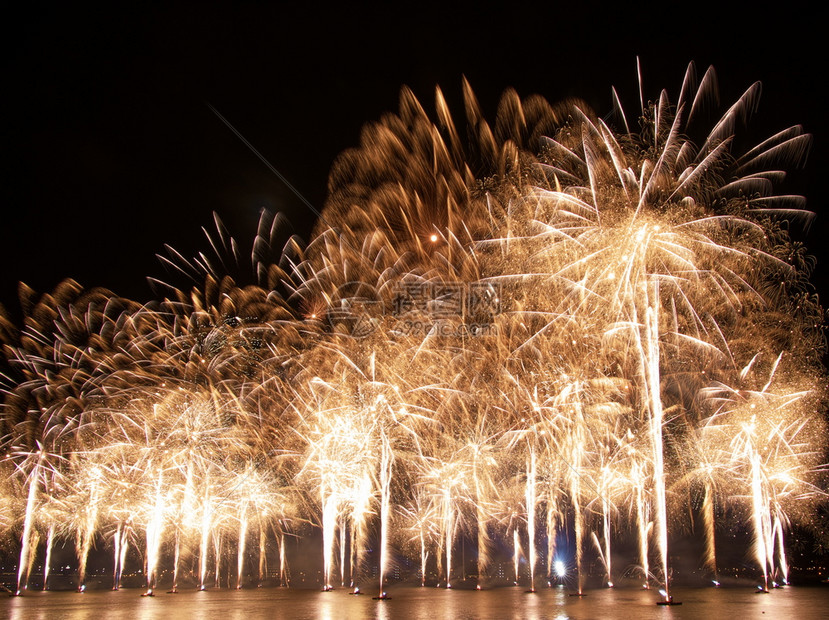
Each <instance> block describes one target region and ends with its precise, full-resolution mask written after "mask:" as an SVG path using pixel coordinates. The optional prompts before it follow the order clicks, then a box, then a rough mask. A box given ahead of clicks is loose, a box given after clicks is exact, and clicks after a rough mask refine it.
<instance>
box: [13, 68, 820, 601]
mask: <svg viewBox="0 0 829 620" xmlns="http://www.w3.org/2000/svg"><path fill="white" fill-rule="evenodd" d="M714 92H715V78H714V73H713V70H711V69H709V70H708V71H706V72H705V74H704V75H703V76H702V78H701V79H699V80H697V76H696V75H695V71H694V67H693V66H691V67H689V69H688V71H687V72H686V74H685V76H684V79H683V81H682V83H681V86H680V88H679V92H678V93H677V95H676V97H675V98H671V97H670V96H669V94H668V93H667V91H663V92H661V93H660V94H659V95H658V97H657V98H656V100H655V101H653V102H650V103H647V104H645V103H644V101H645V100H644V97H643V98H642V105H641V109H639V110H637V111H636V114H635V115H627V114H626V113H625V112H624V111H623V108H622V106H621V103H620V100H619V98H618V97H617V96H616V93H615V91H614V93H613V95H614V97H613V103H614V109H613V113H612V114H611V115H609V116H607V117H605V118H606V119H607V120H603V119H602V118H600V117H598V116H597V115H596V114H595V113H593V112H592V111H591V110H590V109H589V108H587V107H586V106H585V105H584V104H583V103H582V102H579V101H576V100H570V101H565V102H563V103H559V104H556V105H551V104H550V103H548V102H547V101H545V100H544V99H542V98H540V97H530V98H528V99H521V98H520V97H519V96H518V95H517V94H516V93H515V92H514V91H507V92H506V93H505V94H504V96H503V98H502V100H501V103H500V105H499V106H498V113H497V116H496V118H495V121H494V123H489V122H488V121H487V120H486V119H485V117H484V115H483V114H482V113H481V111H480V107H479V105H478V102H477V100H476V98H475V95H474V94H473V92H472V89H471V88H470V87H469V85H468V84H466V83H464V85H463V96H464V113H465V114H464V117H465V118H464V119H463V120H458V119H456V118H453V117H452V115H451V114H450V111H449V109H448V106H447V104H446V101H445V99H444V97H443V94H442V93H441V91H440V90H438V91H437V93H436V100H435V108H436V115H435V117H434V120H433V118H432V117H430V116H429V114H427V112H426V111H425V109H424V107H423V106H422V105H421V104H420V102H418V100H417V99H416V98H415V97H414V95H413V94H412V93H411V91H409V90H407V89H404V90H403V92H402V93H401V98H400V110H399V113H398V114H396V115H387V116H385V117H384V118H383V119H382V120H381V121H380V122H377V123H374V124H370V125H368V126H367V127H366V128H365V129H364V131H363V133H362V136H361V139H360V143H359V145H358V146H357V147H355V148H354V149H351V150H349V151H346V152H345V153H343V154H342V155H341V156H340V158H338V160H337V161H336V162H335V164H334V167H333V169H332V172H331V176H330V181H329V189H330V194H329V198H328V201H327V203H326V205H325V208H324V209H323V213H322V215H323V217H322V218H321V219H320V221H319V222H318V224H317V226H316V229H315V231H314V235H313V238H312V239H311V241H310V242H309V243H308V244H304V243H302V242H301V241H300V240H298V239H297V238H295V237H292V236H290V235H287V234H285V232H284V231H285V230H286V223H285V222H284V221H282V220H281V219H280V218H279V217H274V216H272V215H270V214H268V213H263V214H262V218H261V221H260V225H259V228H258V231H257V235H256V237H255V239H254V242H253V245H252V247H251V249H250V252H249V253H248V252H243V251H242V250H241V245H240V244H239V243H237V242H236V241H235V240H234V239H233V238H231V237H230V235H229V233H228V231H227V230H226V228H225V227H224V225H223V224H222V223H221V221H220V220H219V219H218V217H217V218H216V222H215V225H216V226H215V227H216V231H215V232H210V233H207V239H208V242H209V246H210V249H209V251H206V252H203V253H201V254H199V255H198V256H197V257H195V258H192V259H186V258H185V257H184V256H182V255H181V254H180V253H178V252H177V251H175V250H174V249H172V248H171V247H168V248H166V252H165V254H164V255H163V256H162V257H161V260H162V262H163V263H164V264H165V266H166V267H167V268H168V269H169V270H170V271H171V273H172V274H173V275H172V277H173V279H175V280H182V281H184V282H186V283H185V284H178V285H177V284H175V283H165V282H162V281H161V280H157V279H154V280H153V284H154V286H155V287H156V288H157V290H158V291H159V294H160V296H161V297H162V299H161V300H159V301H155V302H152V303H149V304H145V305H140V304H137V303H135V302H132V301H130V300H126V299H121V298H119V297H117V296H114V295H113V294H111V293H110V292H108V291H104V290H100V289H93V290H91V291H85V290H84V289H82V287H80V286H79V285H77V284H76V283H74V282H71V281H68V282H66V283H64V284H62V285H61V286H60V287H59V288H58V289H57V290H56V291H55V292H54V293H53V294H52V295H43V296H41V297H38V296H37V295H36V294H35V293H34V292H33V291H31V290H29V289H28V288H26V287H25V286H22V285H21V305H22V307H23V310H24V312H25V315H26V316H25V319H24V325H23V326H22V328H18V327H16V326H14V325H12V324H11V323H10V322H9V321H7V320H6V319H5V318H3V316H0V334H2V337H3V339H4V343H5V344H4V354H5V355H4V366H3V368H2V372H3V374H2V381H3V394H4V400H3V413H2V425H3V438H4V448H5V452H4V453H5V458H4V461H3V465H2V467H4V468H5V469H6V470H7V471H6V473H7V474H8V475H7V476H6V478H5V479H4V480H6V481H5V482H4V483H3V484H4V486H2V487H0V489H1V490H2V493H3V495H2V498H0V526H2V527H4V528H6V531H12V532H15V534H16V535H18V536H19V541H20V560H19V567H18V584H17V588H18V591H23V590H24V589H25V587H26V583H27V580H28V576H29V573H30V568H31V565H32V561H33V559H34V558H35V556H36V553H37V552H38V541H39V540H41V539H43V540H45V541H47V543H46V549H45V550H44V551H45V553H46V554H47V558H48V557H50V556H49V554H50V552H51V549H52V545H53V544H54V542H55V540H66V539H73V540H74V541H75V546H76V549H77V555H78V563H79V572H80V581H81V582H82V581H83V576H84V574H85V571H86V563H87V558H88V557H89V552H90V549H91V548H92V546H93V545H95V544H96V540H99V541H110V540H112V541H113V546H114V550H113V553H114V557H115V571H114V575H115V577H114V579H115V581H114V584H113V587H116V588H117V587H118V584H119V578H120V575H121V573H122V571H123V569H124V563H125V561H126V558H127V555H126V554H127V549H128V548H129V546H130V545H132V546H139V547H141V548H143V552H144V557H145V558H146V566H145V567H144V568H143V570H144V573H143V574H145V575H146V579H147V583H146V586H147V594H152V593H153V590H154V589H155V588H156V587H157V586H158V583H157V582H158V579H159V577H160V576H161V575H162V574H163V572H164V570H165V569H164V567H168V568H170V569H171V571H172V573H173V575H174V582H173V588H174V590H175V589H176V587H178V585H179V584H180V583H181V582H182V580H183V579H184V578H185V573H186V567H187V566H192V567H197V568H195V569H194V570H193V580H194V583H193V585H194V586H196V585H197V586H198V587H200V588H202V589H203V588H205V587H207V585H206V584H208V583H210V580H211V579H212V580H213V582H214V583H216V584H219V583H221V581H222V574H223V572H222V571H223V570H226V571H228V572H227V573H226V583H231V582H232V583H235V585H236V587H243V586H244V584H245V583H247V582H248V581H249V580H250V579H255V580H256V581H257V582H259V583H261V582H262V581H263V580H264V579H265V578H266V572H267V566H269V562H268V558H267V554H268V553H269V549H276V548H278V550H279V566H280V579H284V578H285V576H286V575H287V570H288V568H287V562H289V558H290V555H289V554H286V544H287V543H286V540H295V539H297V538H301V537H302V536H304V535H307V533H308V532H309V528H310V527H316V528H319V529H320V530H321V546H320V548H319V549H318V550H317V551H318V553H319V557H320V561H321V564H322V566H323V573H322V574H323V582H322V583H321V584H320V585H321V586H322V587H323V588H324V589H326V590H328V589H332V588H333V585H334V582H335V578H336V575H338V574H339V577H340V581H341V583H343V584H345V582H346V575H348V578H349V579H350V581H351V582H354V583H356V582H358V581H360V580H361V579H364V578H365V577H366V576H367V575H369V574H370V573H371V571H372V569H373V568H374V566H373V565H376V568H377V573H376V575H377V576H378V577H379V583H378V584H377V585H379V591H380V593H379V598H385V597H386V594H385V586H386V582H387V581H388V579H389V576H390V575H391V574H392V570H393V569H394V566H395V563H396V561H397V560H398V559H399V558H400V554H403V553H409V552H410V551H413V553H414V555H417V556H418V558H419V562H417V564H418V565H419V567H420V571H421V582H422V583H425V582H426V580H427V576H428V575H429V574H430V573H432V574H435V573H436V574H438V575H440V577H439V579H440V581H441V582H443V583H445V584H446V585H447V587H449V586H450V585H451V584H452V583H453V582H456V581H457V580H458V579H459V578H461V577H463V576H465V573H466V566H465V565H463V566H461V565H460V563H463V558H464V553H465V550H466V548H467V544H466V543H468V542H471V541H474V542H475V543H476V544H477V569H478V570H477V573H478V585H479V587H480V586H482V585H484V586H485V585H486V584H487V583H488V582H489V580H491V579H493V578H494V575H493V572H492V570H491V569H492V566H493V562H494V559H495V554H496V553H497V552H498V550H499V548H503V549H505V548H509V549H514V552H515V555H514V560H515V579H516V581H517V580H519V579H527V583H528V585H529V587H530V589H531V590H532V589H534V587H535V579H536V577H537V575H538V571H539V570H540V569H541V566H542V565H543V564H542V562H545V563H546V565H547V566H548V567H551V566H552V565H553V564H554V558H553V557H552V556H553V554H554V553H556V550H557V547H556V537H557V534H558V533H559V532H561V531H566V533H567V535H568V538H569V539H570V540H572V541H573V544H574V549H573V550H572V557H571V558H569V559H568V560H567V562H566V563H567V564H568V565H570V566H574V567H575V568H576V571H577V573H578V575H577V577H576V578H575V579H574V580H573V582H572V583H574V584H576V585H577V593H578V594H581V593H583V588H584V586H585V583H586V577H587V575H586V574H585V569H586V567H587V566H588V562H587V561H586V556H589V555H590V554H593V553H597V554H598V559H599V560H600V562H601V564H602V565H603V566H604V572H605V575H604V581H605V582H606V583H607V584H608V585H612V583H613V579H614V574H613V573H614V567H615V566H616V564H613V563H612V562H611V558H612V553H613V549H614V547H613V545H617V544H618V543H617V542H616V541H620V540H625V539H629V540H630V541H631V542H635V548H636V549H637V552H636V553H637V558H636V560H635V561H636V562H637V563H638V565H639V568H640V569H641V574H642V575H643V577H644V583H645V585H646V586H648V584H649V583H650V581H651V579H652V578H654V579H656V580H658V581H659V582H660V583H661V587H662V590H663V592H664V597H665V599H666V601H668V600H670V587H671V583H670V581H671V571H672V567H671V566H670V565H669V553H668V551H669V544H670V534H671V531H672V529H673V527H675V526H680V527H681V526H684V525H685V524H684V523H683V521H682V516H681V515H687V514H691V515H694V516H695V517H696V516H699V517H700V518H699V519H697V518H694V522H696V523H701V524H702V527H703V528H704V539H705V548H704V549H703V550H701V553H700V556H701V561H704V562H705V563H706V565H707V566H708V567H709V569H710V570H711V571H712V576H714V577H715V576H716V571H717V565H716V562H717V560H716V558H717V555H716V528H717V522H718V518H719V517H720V516H721V515H722V514H723V512H724V511H726V510H728V511H729V512H730V513H734V514H740V515H742V516H743V523H744V526H745V529H746V531H747V532H749V533H751V535H752V536H753V537H754V545H753V549H754V555H755V557H756V562H757V569H758V575H759V576H761V577H762V579H763V587H764V588H765V587H767V584H768V581H769V580H770V579H777V578H779V579H786V575H787V571H788V566H787V564H786V556H785V534H786V531H787V530H788V529H789V527H790V526H791V524H792V523H793V522H796V523H807V522H808V521H809V520H810V519H811V518H812V515H813V514H814V508H815V505H816V503H817V502H821V501H824V500H825V496H826V492H825V489H823V488H821V486H820V482H819V479H818V477H817V476H818V470H819V469H820V467H821V463H822V462H824V460H825V458H826V455H825V453H824V447H825V444H826V441H825V438H826V428H825V422H824V419H823V415H822V413H821V411H822V408H823V400H824V396H825V395H824V393H823V389H822V385H823V384H824V383H825V380H824V369H823V367H822V365H821V356H822V354H823V351H824V345H825V343H824V340H823V310H822V308H821V307H820V305H819V303H818V300H817V298H816V296H815V295H814V293H813V290H812V288H811V286H810V284H809V281H808V277H809V272H810V269H811V266H812V263H811V260H810V259H809V258H808V257H807V256H806V255H805V253H804V251H803V248H802V247H801V246H799V245H798V244H797V243H795V242H794V241H792V240H791V239H790V237H789V234H788V230H789V229H790V228H792V227H793V226H795V225H799V224H803V223H808V222H809V220H810V219H811V214H810V213H808V212H807V211H804V210H803V207H804V205H803V199H802V198H801V197H798V196H790V195H779V194H777V193H775V186H776V185H778V184H779V182H780V181H781V180H782V178H783V177H784V172H783V171H782V170H783V169H785V168H786V167H787V166H792V165H799V164H800V163H801V162H802V160H803V158H804V156H805V153H806V151H807V148H808V144H809V136H808V135H806V134H804V133H803V132H802V130H801V129H800V128H799V127H792V128H789V129H785V130H783V131H781V132H779V133H777V134H775V135H773V136H771V137H770V138H768V139H766V140H764V141H762V142H760V143H759V144H758V145H757V146H755V147H753V148H749V149H747V150H745V151H742V150H737V148H736V147H735V144H736V143H742V142H743V141H742V140H737V138H738V137H739V134H740V132H741V131H742V127H743V125H744V123H745V122H746V121H747V120H748V118H749V117H750V115H751V113H752V111H753V110H754V109H755V107H756V105H757V101H758V97H759V94H760V87H759V84H755V85H752V86H751V87H750V88H749V89H748V90H747V91H746V92H745V94H744V95H743V96H742V97H740V98H739V100H738V101H737V102H735V103H734V104H733V105H732V106H731V107H729V108H727V109H726V110H725V111H724V113H722V114H721V116H719V118H718V120H716V121H715V122H714V123H710V122H708V121H707V119H709V118H710V117H711V115H710V113H709V111H707V110H706V109H705V108H706V104H707V103H708V102H710V101H712V100H714V99H715V97H714V96H713V95H714ZM634 116H635V118H636V119H637V124H634V123H633V122H632V120H633V118H634ZM246 254H249V255H247V256H246ZM252 536H258V541H259V544H258V545H253V544H251V545H249V544H248V543H249V542H250V540H253V539H252V538H251V537H252ZM312 540H317V538H314V537H308V538H307V540H306V541H305V542H300V543H298V544H301V545H305V546H306V547H307V546H310V545H312V544H316V543H312V542H311V541H312ZM590 540H593V541H594V543H595V550H594V547H593V546H590V545H589V544H585V541H590ZM269 541H272V542H273V544H272V545H269V544H268V542H269ZM277 541H278V542H277ZM499 541H500V542H501V543H502V544H501V545H500V547H499V544H498V543H499ZM410 544H411V545H413V547H416V550H415V549H414V548H412V549H409V547H410ZM631 546H634V545H631ZM168 547H169V548H170V549H172V551H171V552H168V551H167V549H168ZM373 549H377V550H378V553H376V554H374V553H370V550H373ZM562 552H563V551H562V550H561V549H559V550H558V553H562ZM252 553H253V554H256V553H258V561H256V562H254V561H253V560H252V559H249V558H250V556H251V554H252ZM224 555H229V556H231V557H223V556H224ZM459 556H460V558H461V560H460V563H459V560H458V558H459ZM521 557H523V558H524V559H525V560H526V562H525V563H524V564H525V565H526V567H527V568H528V573H527V574H526V575H524V574H522V573H521V567H522V563H521V561H520V559H521ZM432 558H434V560H432ZM232 559H235V562H233V561H232ZM46 563H47V566H46V571H47V572H46V573H45V574H46V575H48V559H47V562H46ZM271 563H272V564H275V561H274V562H271ZM254 565H255V566H257V567H258V573H257V574H256V576H255V577H252V576H251V575H248V573H249V572H250V571H253V570H254V569H253V566H254ZM432 566H434V567H435V570H434V571H433V570H432V568H431V567H432ZM223 567H224V568H223ZM652 569H653V571H655V574H653V575H652ZM234 570H235V575H233V578H231V575H230V573H231V572H233V571H234ZM375 583H377V582H375Z"/></svg>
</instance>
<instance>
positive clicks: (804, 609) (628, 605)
mask: <svg viewBox="0 0 829 620" xmlns="http://www.w3.org/2000/svg"><path fill="white" fill-rule="evenodd" d="M139 594H140V591H139V590H121V591H118V592H110V591H97V592H87V593H85V594H76V593H74V592H29V593H27V594H26V596H23V597H11V598H8V599H4V600H3V601H2V602H0V617H6V618H10V619H11V620H40V619H44V620H45V619H49V620H51V619H53V618H57V617H60V618H62V619H64V620H103V619H104V618H106V620H172V619H175V618H185V617H189V618H195V617H205V618H221V620H254V619H256V618H269V619H271V618H272V619H277V620H282V619H284V620H302V619H304V618H307V619H312V618H313V619H315V620H316V619H321V620H350V619H354V620H356V619H362V618H376V619H377V620H392V619H395V620H397V619H400V618H402V619H403V620H466V619H468V620H472V619H474V620H487V619H492V620H503V619H510V618H515V619H519V618H520V619H522V620H523V619H526V620H587V619H589V618H623V617H625V618H637V619H640V618H641V619H643V620H647V619H650V618H654V619H658V620H679V619H683V618H708V620H737V619H738V618H739V619H742V618H797V620H811V619H812V618H815V619H817V618H826V617H829V613H827V609H829V586H823V587H817V586H816V587H791V588H783V589H779V590H775V591H773V592H771V593H769V594H755V593H754V592H753V591H752V590H751V589H750V588H748V587H747V588H729V589H725V588H723V589H714V588H707V589H685V590H683V589H681V588H677V589H675V590H674V594H675V598H676V600H681V601H682V602H683V605H682V606H676V607H667V608H666V607H657V606H656V604H655V602H656V601H657V600H658V598H659V596H658V594H657V593H656V592H655V591H644V590H633V589H631V590H625V589H614V590H590V591H588V595H587V596H586V597H584V598H578V597H570V596H568V593H567V591H566V590H564V589H561V588H553V589H542V590H539V591H538V592H537V593H536V594H526V593H525V592H524V589H523V588H501V589H497V590H488V591H483V592H476V591H473V590H445V589H437V588H406V587H397V588H395V587H392V588H390V590H389V596H391V597H392V599H391V600H388V601H374V600H372V598H371V595H368V594H367V595H364V596H350V595H349V594H348V590H347V589H345V588H343V589H338V590H335V591H333V592H327V593H324V592H317V591H315V590H288V589H262V590H241V591H239V590H213V591H207V592H196V591H187V592H182V593H180V594H178V595H176V596H171V595H167V594H159V595H158V596H156V597H154V598H141V597H140V596H139Z"/></svg>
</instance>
